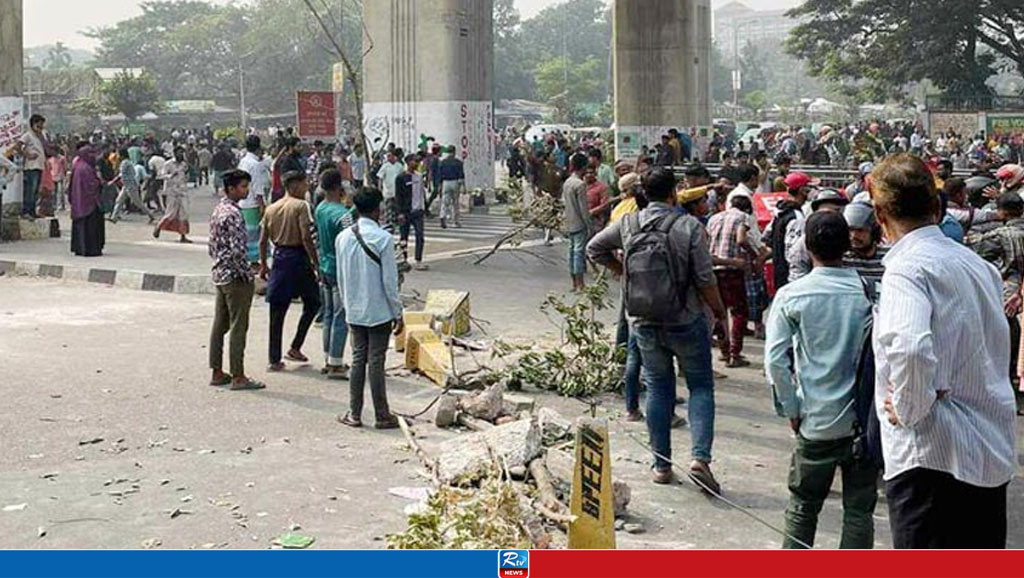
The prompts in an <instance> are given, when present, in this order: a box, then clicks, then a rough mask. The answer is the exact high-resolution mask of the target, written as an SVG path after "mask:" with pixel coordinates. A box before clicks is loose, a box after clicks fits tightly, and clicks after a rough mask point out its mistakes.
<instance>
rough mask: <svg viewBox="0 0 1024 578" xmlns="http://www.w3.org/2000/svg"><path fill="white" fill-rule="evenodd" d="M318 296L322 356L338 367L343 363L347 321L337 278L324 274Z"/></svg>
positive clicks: (329, 363) (328, 363) (328, 362)
mask: <svg viewBox="0 0 1024 578" xmlns="http://www.w3.org/2000/svg"><path fill="white" fill-rule="evenodd" d="M320 296H321V302H322V304H323V314H324V356H325V357H326V358H327V365H330V366H333V367H340V366H341V365H343V364H344V363H345V360H344V357H345V342H346V341H347V340H348V323H346V322H345V304H344V303H342V301H341V292H340V291H339V289H338V280H337V279H336V278H334V277H329V276H325V277H324V280H323V282H322V283H321V284H320Z"/></svg>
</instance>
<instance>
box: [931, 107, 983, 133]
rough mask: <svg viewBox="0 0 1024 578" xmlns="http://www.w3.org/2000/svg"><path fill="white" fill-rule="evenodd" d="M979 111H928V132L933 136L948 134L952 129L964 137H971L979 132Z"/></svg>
mask: <svg viewBox="0 0 1024 578" xmlns="http://www.w3.org/2000/svg"><path fill="white" fill-rule="evenodd" d="M980 128H981V127H979V126H978V113H976V112H930V113H928V132H930V133H931V134H932V136H936V135H939V134H947V133H948V132H949V131H950V130H952V131H953V132H954V133H956V134H958V135H960V136H962V137H964V138H971V137H972V136H974V135H975V134H977V133H978V129H980Z"/></svg>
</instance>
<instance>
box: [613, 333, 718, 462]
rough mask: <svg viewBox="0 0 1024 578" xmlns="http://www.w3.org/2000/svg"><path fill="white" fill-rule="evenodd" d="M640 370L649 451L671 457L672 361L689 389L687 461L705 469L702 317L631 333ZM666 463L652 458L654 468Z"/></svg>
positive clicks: (710, 425)
mask: <svg viewBox="0 0 1024 578" xmlns="http://www.w3.org/2000/svg"><path fill="white" fill-rule="evenodd" d="M632 330H633V334H634V337H635V338H636V344H637V347H638V349H639V351H640V362H641V364H642V367H643V371H642V375H641V379H643V383H644V386H646V388H647V431H648V434H649V435H650V441H651V449H653V450H654V451H655V452H657V453H658V454H661V455H662V456H664V457H665V458H669V459H671V457H672V439H671V427H672V415H673V412H674V411H675V404H676V374H675V367H674V361H675V359H676V358H679V364H680V365H681V366H682V368H683V373H684V374H685V376H686V386H687V387H688V388H689V389H690V402H689V404H688V405H687V408H688V410H689V418H690V433H691V438H692V445H693V447H692V449H691V455H692V457H693V459H695V460H697V461H701V462H705V463H711V445H712V443H713V442H714V438H715V380H714V373H713V372H712V369H711V335H710V334H709V331H708V323H707V320H706V319H705V318H704V316H703V315H701V316H699V317H698V318H697V319H696V320H695V321H693V322H691V323H688V324H686V325H666V326H644V325H637V326H635V327H633V328H632ZM670 467H671V464H669V462H668V461H667V460H665V459H663V458H661V457H657V456H655V459H654V468H655V469H656V470H661V471H664V470H667V469H669V468H670Z"/></svg>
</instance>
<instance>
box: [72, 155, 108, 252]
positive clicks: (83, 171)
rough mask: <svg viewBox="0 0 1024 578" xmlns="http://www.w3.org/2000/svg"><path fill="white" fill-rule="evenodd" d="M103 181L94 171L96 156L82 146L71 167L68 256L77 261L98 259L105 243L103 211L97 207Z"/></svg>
mask: <svg viewBox="0 0 1024 578" xmlns="http://www.w3.org/2000/svg"><path fill="white" fill-rule="evenodd" d="M102 185H103V183H102V181H101V180H100V177H99V175H98V174H97V171H96V153H95V151H94V149H93V148H92V146H91V145H89V144H86V143H82V144H81V145H79V147H78V155H77V156H76V157H75V159H74V161H73V162H72V164H71V191H70V192H69V193H68V202H69V203H70V204H71V252H72V253H74V254H75V255H78V256H79V257H99V256H100V255H102V254H103V246H104V244H105V242H106V232H105V230H104V229H105V226H106V225H105V222H104V221H103V209H102V208H101V207H100V194H101V189H102Z"/></svg>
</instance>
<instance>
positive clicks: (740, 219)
mask: <svg viewBox="0 0 1024 578" xmlns="http://www.w3.org/2000/svg"><path fill="white" fill-rule="evenodd" d="M729 204H730V206H729V208H728V209H727V210H725V211H722V212H721V213H718V214H717V215H715V216H713V217H711V220H710V221H709V222H708V234H709V235H710V237H711V255H712V256H714V257H715V258H716V262H718V263H722V265H718V266H716V267H715V276H716V277H717V278H718V290H719V292H720V293H721V294H722V301H723V302H724V303H725V306H726V308H728V310H729V316H730V318H731V319H730V321H729V322H727V323H728V328H726V327H724V326H722V325H719V326H718V327H716V329H715V333H716V334H717V335H718V342H719V346H720V347H721V350H722V357H721V359H722V360H723V361H725V362H726V364H727V365H726V366H727V367H730V368H735V367H746V366H748V365H750V362H749V361H747V360H746V359H745V358H744V357H743V355H742V353H743V331H744V329H746V326H747V317H748V315H749V308H748V303H747V284H746V281H747V271H748V270H749V269H750V266H749V264H748V260H749V259H750V258H751V257H752V256H754V255H755V254H756V251H755V249H754V247H753V243H751V238H750V221H749V219H750V215H751V214H752V213H753V210H754V208H753V204H752V203H751V201H750V198H749V197H746V196H743V195H737V196H734V197H733V198H732V200H731V201H730V203H729ZM723 323H725V322H723Z"/></svg>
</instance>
